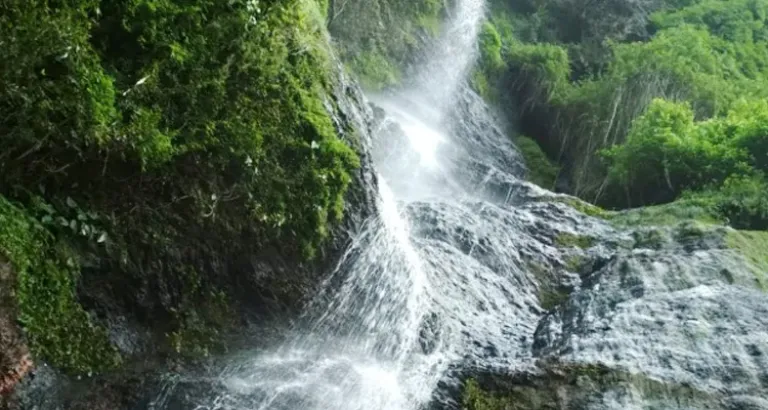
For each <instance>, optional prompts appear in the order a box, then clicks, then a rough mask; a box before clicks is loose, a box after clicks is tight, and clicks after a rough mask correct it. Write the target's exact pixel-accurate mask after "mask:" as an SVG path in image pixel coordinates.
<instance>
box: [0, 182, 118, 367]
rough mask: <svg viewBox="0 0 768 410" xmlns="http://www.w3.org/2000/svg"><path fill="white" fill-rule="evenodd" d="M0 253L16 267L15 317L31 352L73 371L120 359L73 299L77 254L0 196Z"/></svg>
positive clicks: (103, 365)
mask: <svg viewBox="0 0 768 410" xmlns="http://www.w3.org/2000/svg"><path fill="white" fill-rule="evenodd" d="M0 253H2V254H3V256H5V257H7V258H8V259H9V260H10V261H11V263H12V265H13V267H14V268H15V270H16V272H17V275H18V278H17V291H16V297H17V302H18V306H19V321H20V323H21V324H22V327H23V329H24V332H25V334H26V336H27V338H28V339H29V345H30V348H31V350H32V353H33V354H34V355H35V356H37V357H39V358H41V359H43V360H46V361H48V362H50V363H51V364H52V365H54V366H56V367H58V368H60V369H62V370H65V371H68V372H72V373H78V374H84V373H90V372H94V371H100V370H105V369H110V368H113V367H115V366H117V365H118V364H119V363H120V361H121V359H120V356H119V354H118V353H117V351H116V349H115V348H114V346H112V345H111V344H110V343H109V341H108V339H107V334H106V331H105V330H104V329H103V328H101V327H100V326H98V325H97V324H95V323H94V322H93V321H92V320H91V318H90V317H89V315H88V314H87V313H86V312H85V310H84V309H83V307H82V306H81V305H80V303H79V302H78V300H77V296H76V289H75V287H76V283H77V278H78V274H79V268H78V263H77V260H78V258H77V256H76V255H75V254H73V253H72V251H71V249H69V248H68V247H67V246H66V244H64V243H60V242H59V243H57V242H55V241H54V240H53V236H52V235H51V234H50V232H48V231H47V230H46V229H45V228H44V227H43V226H42V225H40V224H39V223H38V222H37V221H36V220H35V219H34V218H32V217H31V216H30V215H29V214H27V213H26V212H25V211H24V210H22V209H21V208H19V207H17V206H15V205H13V204H11V203H10V202H8V201H7V200H6V199H5V198H4V197H2V196H0Z"/></svg>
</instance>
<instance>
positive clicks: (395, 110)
mask: <svg viewBox="0 0 768 410" xmlns="http://www.w3.org/2000/svg"><path fill="white" fill-rule="evenodd" d="M453 16H454V17H453V18H451V19H450V21H448V22H447V24H446V26H445V30H444V35H443V36H442V38H441V40H440V41H439V42H438V43H437V44H436V45H435V47H434V48H433V49H432V53H431V54H430V55H429V56H428V58H427V61H426V62H425V64H424V66H423V68H422V70H421V71H420V72H419V74H418V75H417V76H416V78H415V81H414V85H413V86H412V87H411V88H410V89H408V90H405V91H403V92H401V93H400V94H398V95H395V96H388V97H386V98H383V97H381V96H370V97H371V98H372V100H373V101H374V102H375V103H376V104H377V105H379V106H380V107H382V108H383V109H384V111H385V112H386V116H387V118H386V119H385V120H384V121H383V122H382V126H381V129H380V130H379V131H378V135H376V136H375V139H376V141H375V145H376V147H375V148H374V157H375V166H376V168H377V170H378V172H379V191H380V192H379V195H380V198H379V200H380V201H379V202H380V204H379V215H378V217H377V218H373V219H372V220H370V221H368V223H367V225H366V226H365V228H364V229H363V230H362V232H361V233H360V234H359V235H358V236H357V238H356V239H355V241H354V243H353V244H352V245H351V246H350V248H349V249H348V251H347V253H346V255H345V256H344V257H343V258H342V261H341V263H340V264H339V266H338V267H337V269H336V271H335V272H334V274H333V275H332V277H331V278H329V279H328V286H327V287H326V291H325V293H324V294H322V295H320V296H318V298H317V299H316V300H315V301H314V302H313V303H312V304H310V306H309V308H308V313H307V319H308V320H307V322H308V323H309V324H308V325H307V326H306V327H301V328H299V329H296V331H295V334H293V335H292V336H291V337H289V341H288V342H286V343H285V344H283V345H282V346H280V347H279V348H278V349H276V350H275V351H273V352H272V353H270V354H260V355H256V356H255V357H251V358H249V359H247V360H244V361H240V362H239V363H238V364H237V365H236V366H234V367H231V368H228V369H227V370H226V371H225V372H224V373H223V374H222V375H221V376H220V377H219V378H218V380H219V382H220V383H221V384H223V391H218V392H216V394H215V398H213V399H211V398H209V397H208V398H206V399H205V400H203V403H201V404H200V405H199V406H198V409H201V410H202V409H210V410H213V409H243V410H244V409H264V410H267V409H268V410H298V409H305V410H321V409H322V410H330V409H333V410H417V409H421V408H423V407H424V406H426V405H427V404H428V403H430V401H432V400H434V399H435V391H436V390H437V388H438V384H439V382H440V381H441V380H443V379H445V378H446V377H448V376H447V375H448V371H449V368H450V366H451V365H452V364H454V363H457V362H459V361H461V360H465V359H466V358H468V357H469V358H471V357H473V356H477V357H479V356H490V357H497V358H498V359H499V360H501V361H507V362H509V361H511V360H512V359H513V357H514V355H515V354H516V353H515V348H514V347H512V346H513V345H514V346H517V345H516V344H509V343H507V342H506V340H508V339H511V338H514V337H518V336H519V335H520V334H531V333H532V332H533V329H530V328H529V325H526V323H535V321H533V320H530V318H528V316H530V315H531V313H530V312H528V311H527V310H529V309H528V308H527V306H529V305H535V303H536V302H535V298H534V297H533V296H531V294H530V292H529V291H528V289H530V288H531V286H530V285H531V284H530V283H528V282H527V281H526V280H525V279H524V275H522V274H520V272H518V271H517V270H516V268H515V266H517V265H518V261H519V255H517V253H516V252H517V251H516V250H515V248H516V247H515V246H514V240H513V237H514V236H516V235H517V233H516V232H515V230H514V229H513V227H509V226H507V227H505V226H504V224H505V223H506V221H505V220H504V219H505V213H504V212H506V211H503V210H502V209H501V208H499V207H498V206H497V205H494V203H493V201H491V200H490V199H489V198H488V196H487V195H484V194H483V190H482V189H479V188H480V187H481V185H482V186H484V185H485V184H482V183H480V181H486V182H487V181H488V180H490V179H491V178H492V177H493V176H494V175H497V176H498V175H502V177H503V178H514V176H513V175H511V174H512V173H514V170H512V169H502V168H503V167H501V166H499V165H498V163H499V162H501V163H503V162H504V161H509V160H510V158H512V159H514V158H515V150H514V148H513V147H512V146H511V143H510V142H509V141H508V139H506V138H505V137H504V136H503V135H502V134H501V133H499V132H498V130H497V129H495V126H494V125H493V123H492V121H490V118H489V117H488V116H487V114H485V111H484V106H481V107H480V108H478V107H477V104H481V105H482V103H479V102H478V100H476V99H473V94H472V93H471V92H470V91H469V90H468V89H467V87H466V84H465V78H466V73H467V70H468V69H469V68H470V65H471V63H472V62H473V61H474V58H475V42H476V37H477V32H478V27H479V24H480V23H481V21H482V17H483V2H482V1H481V0H459V1H458V4H457V9H456V10H455V11H454V13H453ZM463 117H466V118H463ZM457 118H459V119H460V121H456V119H457ZM483 157H489V158H491V159H490V160H488V161H489V162H485V160H482V161H479V159H481V158H483ZM492 158H502V159H501V161H495V160H493V159H492ZM470 175H473V176H470ZM507 219H509V218H507ZM478 335H482V338H483V339H480V338H478V337H476V336H478Z"/></svg>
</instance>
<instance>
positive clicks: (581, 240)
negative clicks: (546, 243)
mask: <svg viewBox="0 0 768 410" xmlns="http://www.w3.org/2000/svg"><path fill="white" fill-rule="evenodd" d="M595 242H596V240H595V238H593V237H591V236H588V235H579V234H573V233H570V232H561V233H559V234H558V235H557V236H556V237H555V244H556V245H557V246H559V247H561V248H574V247H575V248H581V249H588V248H591V247H592V246H593V245H594V244H595Z"/></svg>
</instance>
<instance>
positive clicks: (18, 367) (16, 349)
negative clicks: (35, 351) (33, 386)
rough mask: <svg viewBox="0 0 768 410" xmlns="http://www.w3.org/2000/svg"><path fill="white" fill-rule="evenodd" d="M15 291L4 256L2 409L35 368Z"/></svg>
mask: <svg viewBox="0 0 768 410" xmlns="http://www.w3.org/2000/svg"><path fill="white" fill-rule="evenodd" d="M14 289H15V277H14V272H13V269H12V267H11V265H10V263H8V261H6V260H5V259H4V258H2V256H0V408H2V406H3V405H4V404H3V403H4V400H5V399H6V397H7V396H9V395H10V394H11V393H12V392H13V390H14V388H15V387H16V384H17V383H18V382H19V381H20V380H21V379H22V378H23V377H24V376H25V375H26V374H27V373H28V372H29V371H30V370H31V368H32V360H31V358H30V356H29V350H28V349H27V346H26V344H25V343H24V339H23V337H22V335H21V330H20V329H19V327H18V325H17V323H16V305H15V300H14V298H13V290H14Z"/></svg>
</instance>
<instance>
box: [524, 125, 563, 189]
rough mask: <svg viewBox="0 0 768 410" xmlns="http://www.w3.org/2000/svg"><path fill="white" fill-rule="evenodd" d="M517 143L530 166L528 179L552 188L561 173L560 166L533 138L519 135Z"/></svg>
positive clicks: (526, 163) (527, 164)
mask: <svg viewBox="0 0 768 410" xmlns="http://www.w3.org/2000/svg"><path fill="white" fill-rule="evenodd" d="M515 144H516V146H517V149H518V150H519V151H520V153H521V154H522V155H523V159H524V160H525V165H526V166H527V167H528V180H529V181H531V182H533V183H534V184H536V185H538V186H540V187H542V188H546V189H552V188H553V187H554V186H555V181H556V180H557V176H558V174H559V173H560V167H559V166H557V165H556V164H555V163H554V162H552V160H550V159H549V158H548V157H547V155H546V154H545V153H544V151H543V150H542V149H541V147H540V146H539V144H538V143H537V142H536V141H535V140H533V139H532V138H529V137H525V136H521V137H518V138H516V139H515Z"/></svg>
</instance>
